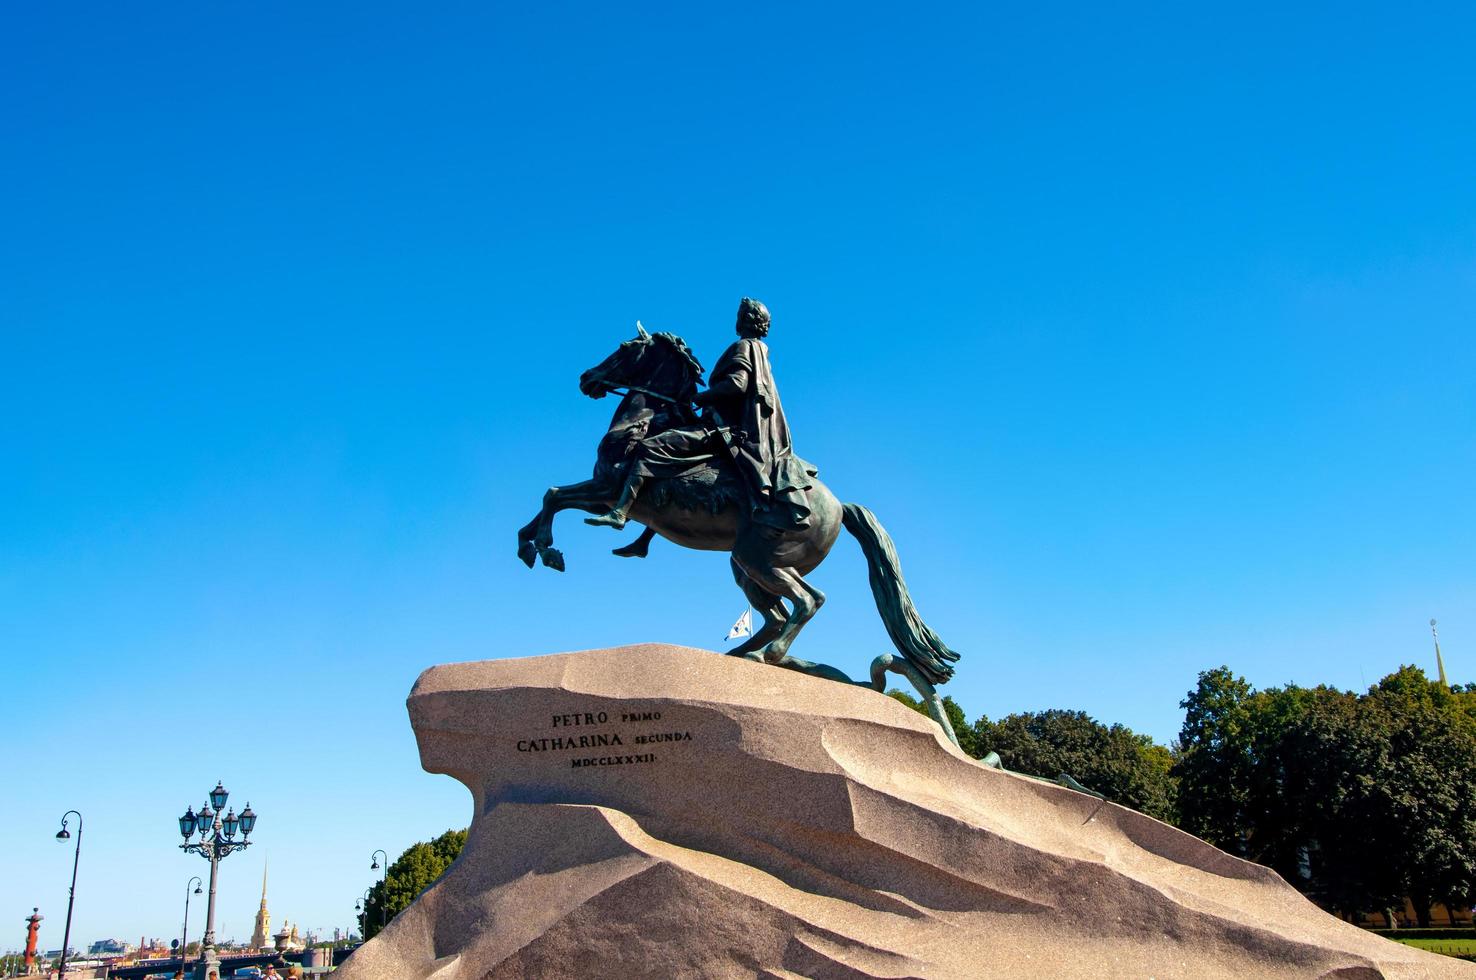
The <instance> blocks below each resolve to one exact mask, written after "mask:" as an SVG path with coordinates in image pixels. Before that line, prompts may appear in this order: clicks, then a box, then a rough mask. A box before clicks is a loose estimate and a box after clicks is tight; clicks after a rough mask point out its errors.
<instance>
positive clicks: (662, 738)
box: [515, 711, 692, 769]
mask: <svg viewBox="0 0 1476 980" xmlns="http://www.w3.org/2000/svg"><path fill="white" fill-rule="evenodd" d="M548 727H549V729H550V734H547V735H545V734H541V733H527V737H526V738H520V739H518V740H517V744H516V746H515V747H516V748H517V750H518V751H519V752H537V753H545V752H547V753H557V756H556V757H557V758H559V759H560V761H562V760H563V759H568V760H569V766H570V767H571V768H573V769H590V768H603V767H606V766H631V765H641V764H643V763H648V762H655V761H656V753H654V752H651V751H629V752H628V753H616V752H612V753H608V754H602V755H592V754H588V753H589V750H590V749H625V748H626V747H627V746H632V747H634V746H642V747H643V748H644V747H645V746H650V745H655V744H656V743H658V742H690V741H692V733H691V732H689V731H677V730H674V729H664V728H662V727H661V712H660V711H622V712H620V713H619V714H611V713H609V712H605V711H571V712H568V713H565V714H557V715H550V716H549V726H548Z"/></svg>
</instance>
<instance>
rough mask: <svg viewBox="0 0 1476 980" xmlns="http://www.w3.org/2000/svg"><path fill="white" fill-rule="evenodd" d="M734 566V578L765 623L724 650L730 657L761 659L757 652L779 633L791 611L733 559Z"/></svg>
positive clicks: (731, 561)
mask: <svg viewBox="0 0 1476 980" xmlns="http://www.w3.org/2000/svg"><path fill="white" fill-rule="evenodd" d="M730 563H731V564H732V566H733V579H734V581H736V582H737V583H738V587H739V588H740V589H742V590H743V594H744V595H745V596H747V597H748V604H749V605H751V606H753V608H755V609H757V610H758V611H759V615H760V616H761V617H763V625H762V626H760V627H759V628H758V629H756V630H754V631H753V635H752V636H750V637H749V638H748V639H746V640H744V641H743V642H742V643H740V644H738V645H737V646H736V647H734V648H733V649H731V650H726V651H724V652H725V653H727V654H728V656H730V657H746V658H747V659H749V660H759V659H761V658H760V657H759V655H758V653H757V651H758V650H759V648H760V647H762V646H764V644H766V643H768V642H769V641H770V640H772V639H774V637H776V636H778V635H779V630H780V629H782V628H783V626H784V623H785V621H786V620H788V619H789V611H788V610H787V609H785V608H784V602H783V601H782V600H781V599H780V598H779V597H778V596H777V595H775V594H774V593H772V592H769V591H767V590H765V589H764V588H763V587H762V586H760V585H759V584H758V583H757V582H755V581H754V580H753V579H751V578H749V577H748V573H747V572H745V571H744V570H743V568H742V566H740V565H739V564H738V562H737V561H736V560H731V559H730Z"/></svg>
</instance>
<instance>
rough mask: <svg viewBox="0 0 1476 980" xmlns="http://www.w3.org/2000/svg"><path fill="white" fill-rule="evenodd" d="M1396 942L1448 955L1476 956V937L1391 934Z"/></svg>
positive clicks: (1391, 937)
mask: <svg viewBox="0 0 1476 980" xmlns="http://www.w3.org/2000/svg"><path fill="white" fill-rule="evenodd" d="M1389 938H1390V939H1393V940H1394V941H1395V942H1396V943H1404V944H1405V945H1406V946H1413V947H1415V948H1416V949H1426V950H1429V951H1430V952H1432V953H1444V954H1445V955H1446V956H1476V939H1399V938H1396V937H1394V936H1390V937H1389Z"/></svg>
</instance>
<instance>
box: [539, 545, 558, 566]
mask: <svg viewBox="0 0 1476 980" xmlns="http://www.w3.org/2000/svg"><path fill="white" fill-rule="evenodd" d="M538 557H539V558H542V559H543V567H544V568H552V569H553V570H554V571H556V572H562V571H563V570H564V553H563V552H562V551H560V550H559V549H557V548H544V549H542V550H540V551H539V552H538Z"/></svg>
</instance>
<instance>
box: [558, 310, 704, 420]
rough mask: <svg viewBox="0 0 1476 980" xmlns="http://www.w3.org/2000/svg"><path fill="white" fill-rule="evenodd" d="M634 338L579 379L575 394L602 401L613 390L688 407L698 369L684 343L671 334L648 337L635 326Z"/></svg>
mask: <svg viewBox="0 0 1476 980" xmlns="http://www.w3.org/2000/svg"><path fill="white" fill-rule="evenodd" d="M636 331H637V333H636V336H635V337H633V338H632V339H630V340H627V341H625V342H624V343H622V344H621V345H620V346H619V347H617V348H615V350H614V352H613V353H611V354H610V356H609V357H607V358H605V359H604V360H603V361H601V362H600V363H598V364H596V365H595V366H594V367H592V368H590V369H589V370H588V371H585V372H584V373H583V374H581V375H580V376H579V390H580V391H581V392H582V393H584V394H585V395H588V396H589V397H590V398H603V397H605V395H606V394H607V393H608V392H610V391H612V390H614V389H616V388H628V389H630V390H632V391H644V392H647V393H654V394H656V395H659V396H661V397H663V398H668V399H670V400H671V401H673V402H676V403H678V404H681V405H686V404H689V403H690V402H691V400H692V395H693V394H695V393H696V391H697V385H698V384H700V383H701V382H702V365H701V364H700V363H699V362H698V360H697V358H696V357H695V356H694V355H693V354H692V351H691V350H690V349H688V347H687V344H686V341H684V340H682V338H680V337H678V336H677V335H676V334H672V333H658V334H651V333H647V332H646V328H645V327H643V326H641V325H640V324H639V323H637V324H636Z"/></svg>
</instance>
